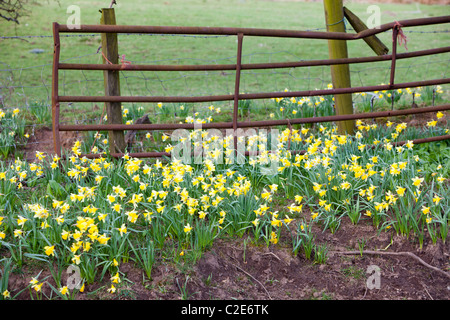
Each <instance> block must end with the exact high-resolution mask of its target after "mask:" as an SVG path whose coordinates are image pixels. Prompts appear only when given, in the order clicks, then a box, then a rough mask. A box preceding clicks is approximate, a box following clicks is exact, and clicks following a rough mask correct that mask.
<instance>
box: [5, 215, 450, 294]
mask: <svg viewBox="0 0 450 320" xmlns="http://www.w3.org/2000/svg"><path fill="white" fill-rule="evenodd" d="M314 233H315V235H316V244H318V245H326V247H327V249H328V254H327V260H326V262H325V263H322V264H319V263H315V262H314V259H309V260H308V259H306V258H305V256H304V254H303V253H302V252H300V253H299V254H298V255H297V256H294V255H293V254H292V250H291V247H290V245H289V241H288V238H289V237H287V235H284V239H281V242H280V243H279V244H277V245H272V246H270V247H266V246H265V245H255V244H252V243H251V241H250V240H247V242H246V243H244V239H245V237H244V238H239V239H221V240H218V241H216V242H215V243H214V245H213V247H212V248H211V249H210V250H208V251H207V252H205V253H204V254H203V256H202V257H201V259H200V260H199V261H198V263H196V264H195V265H194V266H191V265H183V264H181V265H178V266H175V265H173V264H172V263H165V262H164V261H163V260H162V259H160V260H158V262H157V263H156V264H155V266H154V269H153V272H152V280H151V281H143V272H142V270H140V269H138V268H136V266H134V264H133V263H132V262H128V263H122V264H121V265H120V267H119V268H120V272H121V274H123V278H122V279H123V280H122V284H121V285H119V286H118V290H117V292H116V293H115V294H114V295H113V294H111V293H108V292H107V289H108V288H109V286H110V280H109V277H110V276H111V275H109V274H108V273H107V274H106V275H105V277H104V279H103V280H102V281H100V280H99V281H97V282H96V283H95V284H94V285H88V286H86V290H85V292H84V293H81V294H79V295H78V297H77V299H79V300H96V299H120V300H160V299H162V300H179V299H181V298H183V297H184V298H187V299H189V300H231V299H237V300H447V299H448V298H449V297H450V280H449V279H450V278H449V277H446V276H445V275H443V274H441V273H439V272H437V271H435V270H432V269H431V268H429V267H427V266H424V265H423V264H421V263H419V262H418V261H416V260H415V259H413V258H411V257H407V256H395V257H393V256H384V255H363V256H361V255H359V254H353V255H341V254H338V253H335V252H336V251H338V252H339V251H348V250H356V251H358V250H359V249H358V248H359V247H358V242H361V240H363V239H365V240H366V243H365V246H364V250H381V251H382V252H411V253H414V254H415V255H416V256H418V257H420V258H421V259H422V260H423V261H425V262H426V263H428V264H430V265H432V266H434V267H437V268H439V269H441V270H443V271H446V272H449V270H450V263H449V262H450V261H449V254H450V245H449V244H448V243H447V244H444V243H442V242H441V241H438V242H437V243H436V244H433V243H431V242H430V240H429V239H425V242H424V245H423V247H422V249H420V248H419V245H418V243H417V241H416V240H415V239H414V237H411V238H410V239H406V238H405V237H399V236H396V235H394V234H393V233H392V232H391V231H389V232H384V231H383V232H381V233H380V234H379V235H378V230H376V229H375V228H374V227H373V226H372V225H371V224H370V223H369V221H368V220H367V221H362V222H360V223H359V224H358V225H353V224H351V223H350V221H349V220H348V219H346V218H344V219H343V220H342V224H341V226H340V228H339V229H338V230H337V232H336V233H335V234H331V233H330V232H329V231H325V232H322V230H321V229H320V228H318V227H315V229H314ZM371 268H379V269H378V270H379V275H380V277H379V279H380V282H379V283H378V284H379V286H378V284H377V282H376V281H374V279H375V278H374V276H375V271H374V270H375V269H371ZM46 269H47V268H44V271H43V272H42V274H41V275H40V277H39V278H40V279H43V278H45V277H46V276H48V279H47V280H48V281H49V282H50V283H52V281H53V280H52V277H51V274H50V272H48V271H47V270H46ZM181 270H182V271H181ZM39 271H40V270H39V269H38V268H37V267H36V266H35V267H32V268H30V269H29V270H26V269H25V268H24V270H22V273H20V274H19V273H12V275H11V277H10V280H9V288H10V290H11V292H15V291H18V290H21V289H23V288H24V287H26V286H27V284H28V281H29V280H30V279H31V276H34V275H36V274H37V273H38V272H39ZM65 277H67V276H66V275H65V272H63V280H62V281H63V283H64V281H65ZM52 285H54V284H52ZM43 290H44V292H45V293H46V295H51V289H50V287H49V286H48V285H44V287H43ZM19 299H24V300H27V299H30V294H29V292H28V291H24V292H23V293H22V294H21V295H20V296H19Z"/></svg>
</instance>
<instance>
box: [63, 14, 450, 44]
mask: <svg viewBox="0 0 450 320" xmlns="http://www.w3.org/2000/svg"><path fill="white" fill-rule="evenodd" d="M448 22H450V16H442V17H431V18H419V19H410V20H402V21H399V23H400V24H401V26H402V27H414V26H425V25H433V24H441V23H448ZM396 24H397V22H391V23H387V24H383V25H381V26H379V27H378V28H374V29H368V30H364V31H361V32H359V33H355V34H349V33H343V32H321V31H297V30H279V29H258V28H227V27H188V26H186V27H180V26H118V25H81V26H80V27H79V28H76V29H75V28H72V27H71V26H67V25H58V29H59V32H74V33H96V32H99V33H130V34H131V33H150V34H197V35H228V36H232V35H238V34H240V33H241V34H243V35H244V36H257V37H277V38H283V37H286V38H305V39H326V40H358V39H363V38H366V37H370V36H373V35H376V34H379V33H382V32H385V31H387V30H390V29H393V28H394V27H395V26H396Z"/></svg>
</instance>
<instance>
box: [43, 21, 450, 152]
mask: <svg viewBox="0 0 450 320" xmlns="http://www.w3.org/2000/svg"><path fill="white" fill-rule="evenodd" d="M446 23H450V16H443V17H432V18H421V19H411V20H403V21H398V22H397V21H396V22H392V23H388V24H384V25H381V26H380V27H379V28H376V29H368V30H364V31H362V32H359V33H355V34H349V33H345V32H320V31H295V30H276V29H254V28H220V27H172V26H125V25H81V26H80V28H77V29H72V28H70V27H69V26H67V25H60V24H58V23H53V36H54V57H53V81H52V115H53V117H52V121H53V123H52V124H53V137H54V147H55V153H56V154H57V155H59V156H61V142H60V132H61V131H101V130H105V131H106V130H107V131H123V130H146V131H151V130H175V129H180V128H184V129H194V124H191V123H182V124H128V125H125V124H122V123H117V124H102V125H95V124H92V125H61V124H60V121H59V115H60V103H61V102H105V103H108V102H120V103H122V102H139V103H146V102H147V103H149V102H153V103H156V102H184V103H189V102H213V101H234V107H233V119H232V122H217V123H206V124H203V125H202V128H203V129H210V128H216V129H233V130H234V132H236V130H237V129H238V128H249V127H271V126H279V125H285V126H288V125H293V124H305V123H319V122H335V121H344V120H355V119H372V118H379V117H391V116H400V115H410V114H419V113H428V112H437V111H444V110H450V104H444V105H440V106H432V107H424V108H414V109H409V110H395V111H380V112H370V113H361V114H350V115H335V116H325V117H314V118H297V119H289V120H288V119H281V120H265V121H244V122H240V121H238V104H239V100H247V99H269V98H285V97H286V98H289V97H299V96H305V97H308V96H322V95H338V94H346V93H359V92H366V91H382V90H395V89H404V88H409V87H417V86H431V85H441V84H448V83H450V78H442V79H433V80H422V81H414V82H406V83H395V70H396V61H397V60H400V59H408V58H414V57H421V56H427V55H435V54H441V53H447V52H450V46H446V47H440V48H434V49H427V50H421V51H414V52H407V53H397V43H398V37H399V31H400V27H402V28H405V27H415V26H425V25H435V24H446ZM389 30H392V34H393V37H392V54H386V55H381V56H373V57H357V58H343V59H327V60H309V61H293V62H278V63H257V64H242V63H241V56H242V44H243V40H244V37H284V38H302V39H323V40H346V41H354V40H359V39H364V38H367V37H370V36H374V35H376V34H379V33H382V32H386V31H389ZM60 33H102V34H111V33H114V34H117V33H127V34H132V33H139V34H183V35H228V36H236V37H237V40H238V42H237V60H236V63H235V64H222V65H134V64H133V65H131V64H69V63H60V61H59V57H60V49H61V46H60V37H59V35H60ZM379 61H391V73H390V82H389V84H387V85H375V86H364V87H363V86H361V87H350V88H333V89H325V90H308V91H290V92H263V93H239V87H240V76H241V75H240V73H241V70H256V69H275V68H300V67H311V66H331V65H339V64H355V63H367V62H379ZM59 70H103V71H104V70H115V71H120V70H127V71H211V70H216V71H217V70H235V71H236V79H235V90H234V94H227V95H213V96H193V97H192V96H107V95H105V96H64V95H59V91H58V81H59V76H58V71H59ZM446 139H450V135H443V136H439V137H432V138H425V139H418V140H415V141H414V143H416V144H417V143H424V142H430V141H438V140H446ZM235 143H236V140H235ZM398 144H402V142H399V143H398ZM235 148H236V145H235ZM129 155H130V156H131V157H162V156H170V154H169V153H166V152H141V153H132V154H129ZM83 156H86V157H88V158H93V157H98V156H99V155H98V154H84V155H83ZM111 156H113V157H121V156H123V153H117V152H116V153H111Z"/></svg>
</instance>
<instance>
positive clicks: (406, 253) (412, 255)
mask: <svg viewBox="0 0 450 320" xmlns="http://www.w3.org/2000/svg"><path fill="white" fill-rule="evenodd" d="M330 253H336V254H378V255H389V256H408V257H411V258H413V259H415V260H417V261H418V262H420V263H421V264H423V265H424V266H426V267H427V268H430V269H432V270H434V271H437V272H439V273H441V274H443V275H444V276H446V277H447V278H450V274H449V273H448V272H445V271H443V270H441V269H439V268H436V267H433V266H431V265H429V264H428V263H426V262H425V261H423V260H422V259H420V258H419V257H418V256H416V255H415V254H414V253H411V252H384V251H332V252H330Z"/></svg>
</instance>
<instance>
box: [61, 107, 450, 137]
mask: <svg viewBox="0 0 450 320" xmlns="http://www.w3.org/2000/svg"><path fill="white" fill-rule="evenodd" d="M447 110H450V104H444V105H440V106H434V107H424V108H416V109H411V110H409V109H404V110H392V111H378V112H366V113H356V114H347V115H336V116H325V117H314V118H294V119H280V120H261V121H247V122H245V121H244V122H238V123H237V126H238V128H249V127H273V126H286V125H292V124H305V123H321V122H335V121H345V120H357V119H372V118H373V119H374V118H385V117H397V116H402V115H410V114H421V113H430V112H438V111H447ZM231 128H233V122H215V123H204V124H194V123H172V124H170V123H168V124H85V125H60V126H59V130H60V131H102V130H108V131H109V130H111V131H114V130H117V131H122V130H147V131H152V130H154V131H157V130H176V129H186V130H194V129H231Z"/></svg>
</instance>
